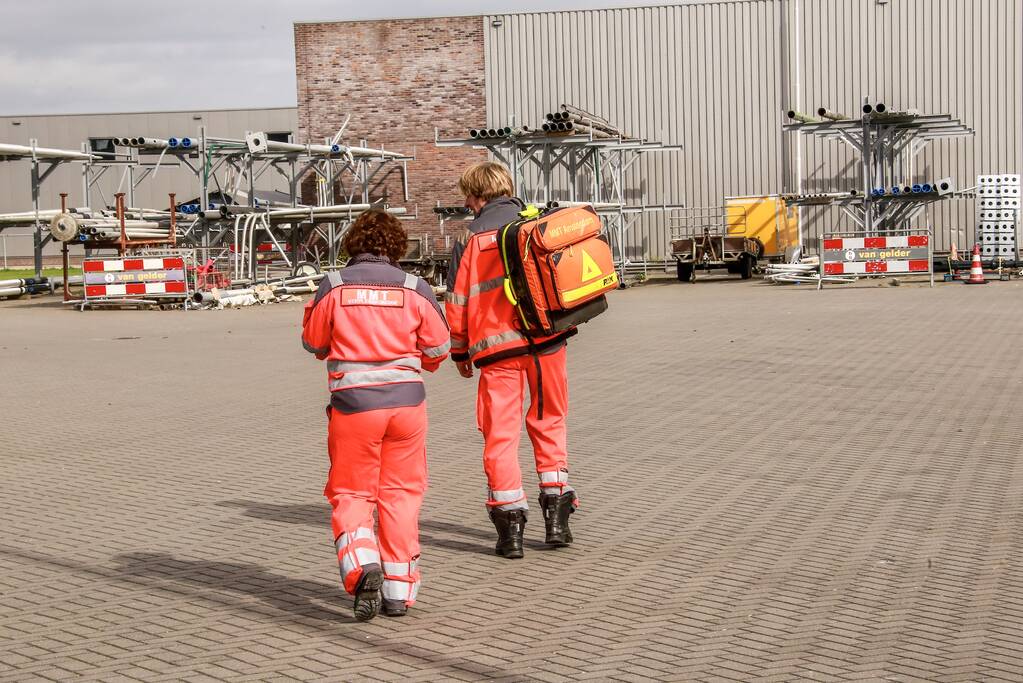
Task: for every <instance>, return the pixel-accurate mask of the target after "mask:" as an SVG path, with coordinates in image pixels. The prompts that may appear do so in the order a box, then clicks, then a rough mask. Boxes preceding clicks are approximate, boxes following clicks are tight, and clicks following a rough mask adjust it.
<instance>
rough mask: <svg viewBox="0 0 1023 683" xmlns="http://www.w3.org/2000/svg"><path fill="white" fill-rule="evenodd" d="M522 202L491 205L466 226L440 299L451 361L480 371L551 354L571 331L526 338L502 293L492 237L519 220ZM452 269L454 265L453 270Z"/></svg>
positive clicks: (501, 271)
mask: <svg viewBox="0 0 1023 683" xmlns="http://www.w3.org/2000/svg"><path fill="white" fill-rule="evenodd" d="M523 208H524V207H523V205H522V202H520V201H519V200H518V199H514V198H511V197H501V198H498V199H494V200H491V201H490V202H489V203H488V204H487V205H486V206H485V207H483V210H482V211H481V212H480V214H479V216H478V217H477V218H476V220H474V221H473V222H472V223H471V224H470V225H469V232H470V235H469V237H468V241H467V242H466V244H465V248H464V250H459V251H460V252H461V253H460V254H459V256H460V258H458V259H453V260H452V267H456V268H457V270H456V272H455V275H454V278H453V281H452V278H450V277H449V279H448V282H449V283H450V286H449V289H448V293H447V295H446V297H445V311H446V313H447V318H448V325H449V326H450V327H451V358H452V359H453V360H456V361H464V360H470V359H471V360H472V362H473V365H475V366H476V367H482V366H484V365H487V364H489V363H493V362H496V361H499V360H502V359H504V358H512V357H514V356H521V355H525V354H527V353H537V352H541V351H545V350H548V349H552V348H554V347H556V346H559V345H561V344H562V343H564V340H565V339H567V338H568V337H570V336H572V334H574V333H575V329H571V330H568V331H566V332H562V333H560V334H556V335H552V336H549V337H533V338H532V339H530V338H527V337H526V336H525V335H523V334H522V333H521V332H520V331H519V328H518V324H517V323H518V317H517V314H516V312H515V307H514V306H512V304H511V302H509V301H508V298H507V297H506V296H505V293H504V275H505V273H504V264H503V263H502V262H501V254H500V251H499V250H498V248H497V231H498V229H499V228H501V227H504V226H505V225H507V224H508V223H511V222H513V221H515V220H518V218H519V215H518V213H519V211H521V210H522V209H523ZM456 264H457V265H456Z"/></svg>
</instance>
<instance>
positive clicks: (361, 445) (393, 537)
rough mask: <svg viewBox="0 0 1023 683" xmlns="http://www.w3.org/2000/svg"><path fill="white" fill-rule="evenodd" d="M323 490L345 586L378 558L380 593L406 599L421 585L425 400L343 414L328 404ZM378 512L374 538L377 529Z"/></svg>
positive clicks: (412, 599) (409, 601)
mask: <svg viewBox="0 0 1023 683" xmlns="http://www.w3.org/2000/svg"><path fill="white" fill-rule="evenodd" d="M328 412H329V413H330V426H329V428H328V436H327V450H328V452H329V453H330V473H329V474H328V475H327V485H326V487H325V488H324V490H323V495H325V496H326V497H327V500H328V501H330V505H331V507H332V508H333V512H332V514H331V524H332V526H333V529H334V544H335V547H336V549H337V555H338V563H339V564H340V567H341V579H342V581H343V582H344V587H345V590H346V591H348V592H349V593H354V592H355V589H356V587H357V586H358V583H359V579H360V578H361V577H362V568H363V567H364V566H366V565H368V564H379V565H380V567H381V569H383V572H384V585H383V588H382V589H381V591H382V594H383V597H385V598H388V599H390V600H404V601H405V603H406V604H408V605H411V604H413V603H414V602H415V600H416V593H417V592H418V590H419V579H420V576H419V566H418V565H419V508H420V507H421V506H422V502H423V493H424V492H425V491H426V426H427V425H426V402H425V401H424V402H423V403H420V404H419V405H417V406H410V407H405V408H383V409H380V410H369V411H365V412H361V413H353V414H345V413H342V412H340V411H338V410H334V409H330V410H329V411H328ZM374 509H375V510H376V511H377V517H378V521H379V531H380V534H379V538H378V537H377V535H376V534H375V533H374V528H373V511H374Z"/></svg>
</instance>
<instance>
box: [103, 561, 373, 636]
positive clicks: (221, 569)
mask: <svg viewBox="0 0 1023 683" xmlns="http://www.w3.org/2000/svg"><path fill="white" fill-rule="evenodd" d="M114 560H115V561H117V562H118V567H117V571H118V572H121V573H123V575H125V576H129V577H134V578H136V579H140V580H145V579H153V580H160V581H173V582H176V583H183V584H193V585H195V586H197V587H198V586H201V587H202V588H203V589H204V590H209V589H213V590H218V591H230V592H235V593H243V594H245V595H249V596H252V597H254V598H257V599H259V600H261V601H263V602H264V603H266V604H267V605H269V606H270V607H273V608H275V609H278V610H281V611H282V612H288V613H290V614H294V615H296V616H300V617H308V618H311V619H318V620H320V621H329V622H331V623H336V622H353V623H354V622H355V619H354V617H353V616H352V615H351V613H350V612H348V611H347V610H349V609H351V605H350V604H345V605H344V607H343V609H344V610H345V611H341V609H337V610H335V609H331V608H329V607H325V606H323V605H321V604H318V601H324V602H335V603H339V602H341V601H342V600H345V601H347V602H349V603H350V600H351V598H349V597H347V596H346V595H345V593H344V591H343V590H342V588H341V587H340V580H339V583H338V585H334V586H331V585H328V584H325V583H320V582H318V581H307V580H303V579H295V578H291V577H287V576H281V575H280V574H275V573H274V572H271V571H269V570H267V569H264V568H263V567H260V566H259V565H254V564H241V563H236V562H211V561H197V560H181V559H178V558H175V557H174V556H172V555H167V554H165V553H126V554H123V555H118V556H116V557H115V558H114ZM339 607H340V605H339Z"/></svg>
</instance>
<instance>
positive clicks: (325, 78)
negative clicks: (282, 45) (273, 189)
mask: <svg viewBox="0 0 1023 683" xmlns="http://www.w3.org/2000/svg"><path fill="white" fill-rule="evenodd" d="M295 65H296V71H297V81H298V121H299V130H300V135H301V139H303V140H311V141H320V140H321V139H323V138H324V137H327V136H333V135H334V134H335V133H336V132H337V129H338V128H339V127H340V126H341V124H342V123H343V122H344V119H345V116H346V115H348V114H351V116H352V119H351V122H350V123H349V125H348V128H347V129H346V132H345V141H346V142H349V143H351V144H355V143H357V142H358V141H359V140H361V139H366V140H367V141H368V142H369V143H370V145H372V146H380V145H383V146H384V147H385V148H387V149H390V150H394V151H399V152H405V153H408V154H411V153H413V152H415V155H416V161H414V162H410V163H409V191H410V193H411V199H410V204H409V209H410V210H411V208H412V205H413V204H415V203H418V204H419V213H420V216H421V218H420V220H419V221H416V222H415V223H414V224H410V225H407V226H406V227H408V228H409V232H410V234H415V233H422V232H425V233H428V234H430V235H437V233H438V225H437V221H436V218H435V217H434V214H433V212H432V210H431V208H432V207H433V206H434V205H435V204H436V202H437V200H441V202H442V203H444V204H445V205H450V204H459V205H460V204H461V201H462V199H461V197H460V196H459V194H458V191H457V189H456V185H455V183H456V181H457V179H458V176H459V174H460V173H461V171H462V169H464V168H465V167H466V166H467V165H469V164H471V163H474V162H476V161H483V160H486V154H485V153H484V152H481V151H478V150H472V149H462V148H437V147H434V145H433V139H434V128H439V129H440V131H441V135H442V136H444V135H445V134H447V136H452V135H459V136H464V135H466V130H467V129H468V128H470V127H477V126H481V125H483V124H484V123H485V122H486V119H487V116H486V101H485V96H484V79H485V76H484V61H483V25H482V20H481V19H480V18H479V17H454V18H451V17H447V18H438V19H409V20H393V21H358V22H332V23H316V24H296V25H295ZM399 182H400V177H399V176H397V175H395V176H393V177H391V178H389V179H388V180H387V181H386V182H384V183H383V184H382V187H380V188H378V190H377V191H375V192H374V195H375V197H376V196H388V197H389V198H390V199H391V203H397V202H400V200H401V187H400V184H399ZM437 243H440V240H439V239H438V240H437Z"/></svg>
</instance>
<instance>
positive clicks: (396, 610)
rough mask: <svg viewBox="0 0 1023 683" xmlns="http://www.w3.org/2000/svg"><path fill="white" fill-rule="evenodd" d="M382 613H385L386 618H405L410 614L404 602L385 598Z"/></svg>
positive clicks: (381, 608) (381, 607)
mask: <svg viewBox="0 0 1023 683" xmlns="http://www.w3.org/2000/svg"><path fill="white" fill-rule="evenodd" d="M380 611H381V612H383V613H384V616H388V617H403V616H405V615H406V614H408V605H406V604H405V601H404V600H388V599H387V598H384V602H383V604H382V605H381V606H380Z"/></svg>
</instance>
